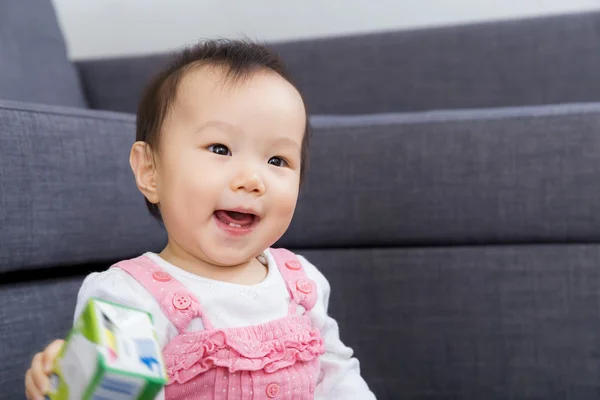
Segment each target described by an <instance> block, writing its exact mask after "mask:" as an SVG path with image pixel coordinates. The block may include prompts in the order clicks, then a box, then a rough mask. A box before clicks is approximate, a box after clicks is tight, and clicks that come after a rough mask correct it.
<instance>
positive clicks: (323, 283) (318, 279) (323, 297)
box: [269, 249, 331, 308]
mask: <svg viewBox="0 0 600 400" xmlns="http://www.w3.org/2000/svg"><path fill="white" fill-rule="evenodd" d="M272 250H273V249H269V251H272ZM286 251H289V250H286ZM292 254H294V256H296V258H298V260H299V261H300V263H301V264H302V269H303V270H304V272H305V273H306V277H307V278H308V279H312V280H313V281H314V282H315V283H316V285H317V290H318V293H319V295H318V300H317V302H318V303H323V304H324V306H325V308H327V303H328V301H329V293H330V291H331V287H330V285H329V281H328V280H327V278H326V277H325V275H323V273H322V272H321V271H320V270H319V269H318V268H317V267H316V266H315V265H314V264H313V263H311V262H310V261H309V260H308V259H307V258H306V257H304V256H303V255H301V254H296V253H292ZM271 255H272V252H271Z"/></svg>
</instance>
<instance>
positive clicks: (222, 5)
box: [53, 0, 600, 59]
mask: <svg viewBox="0 0 600 400" xmlns="http://www.w3.org/2000/svg"><path fill="white" fill-rule="evenodd" d="M53 2H54V5H55V7H56V9H57V13H58V17H59V20H60V21H61V25H62V28H63V32H64V34H65V36H66V39H67V45H68V47H69V52H70V55H71V58H73V59H86V58H97V57H106V56H119V55H132V54H146V53H156V52H163V51H167V50H170V49H173V48H176V47H178V46H182V45H184V44H187V43H192V42H194V41H196V40H198V39H201V38H205V37H215V36H217V37H237V36H248V37H250V38H253V39H260V40H269V41H279V40H286V39H298V38H308V37H315V36H325V35H340V34H348V33H357V32H372V31H377V30H391V29H406V28H415V27H424V26H432V25H447V24H457V23H464V22H471V21H485V20H494V19H505V18H520V17H527V16H535V15H547V14H555V13H565V12H577V11H584V10H591V9H600V0H485V1H483V0H53Z"/></svg>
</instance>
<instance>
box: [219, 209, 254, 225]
mask: <svg viewBox="0 0 600 400" xmlns="http://www.w3.org/2000/svg"><path fill="white" fill-rule="evenodd" d="M216 215H217V218H219V219H220V220H221V221H223V222H225V223H226V224H230V223H234V224H238V225H242V226H244V225H250V224H251V223H252V221H253V220H254V216H253V215H252V214H246V213H240V212H235V211H223V210H219V211H217V212H216Z"/></svg>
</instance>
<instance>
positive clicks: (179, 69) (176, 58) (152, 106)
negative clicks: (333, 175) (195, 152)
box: [136, 39, 311, 222]
mask: <svg viewBox="0 0 600 400" xmlns="http://www.w3.org/2000/svg"><path fill="white" fill-rule="evenodd" d="M203 65H214V66H223V67H225V68H227V74H226V77H227V79H229V80H234V81H235V80H238V79H242V78H245V77H247V76H249V75H251V74H253V73H255V72H257V71H259V70H270V71H273V72H276V73H277V74H278V75H280V76H281V77H282V78H284V79H285V80H286V81H287V82H289V83H290V84H291V85H292V86H294V87H295V88H296V90H298V88H297V86H296V85H295V84H294V82H293V81H292V79H291V77H290V75H289V74H288V72H287V70H286V67H285V64H284V63H283V61H282V60H281V58H280V57H279V55H278V54H277V53H276V52H274V51H273V50H272V49H270V48H269V47H267V46H266V45H262V44H258V43H255V42H251V41H249V40H229V39H219V40H207V41H203V42H200V43H198V44H196V45H193V46H188V47H186V48H184V49H183V50H181V51H179V52H177V53H175V54H174V55H173V57H172V59H171V61H170V62H169V63H168V64H167V66H166V67H165V68H164V69H163V70H162V71H160V72H159V73H158V74H157V75H156V76H155V77H154V78H153V79H152V80H151V81H150V82H149V84H148V86H147V87H146V89H145V91H144V93H143V95H142V98H141V100H140V103H139V106H138V110H137V120H136V141H142V142H146V143H147V144H148V145H149V146H150V148H152V149H154V150H157V149H158V147H159V142H160V140H159V139H160V132H161V129H162V126H163V123H164V121H165V118H166V117H167V115H168V113H169V111H170V109H171V106H172V104H173V102H174V100H175V98H176V96H177V88H178V85H179V82H180V81H181V79H182V78H183V77H184V76H185V75H186V73H188V72H190V71H191V70H192V69H193V68H194V67H198V66H203ZM303 101H304V99H303ZM305 109H306V106H305ZM310 136H311V132H310V124H309V121H308V111H307V113H306V128H305V131H304V137H303V139H302V146H301V157H300V183H302V182H303V180H304V175H305V171H306V166H307V162H308V150H309V142H310ZM145 201H146V206H147V207H148V210H149V211H150V214H152V216H154V217H155V218H156V219H158V220H159V221H161V222H162V217H161V215H160V209H159V207H158V205H157V204H153V203H151V202H149V201H148V199H145Z"/></svg>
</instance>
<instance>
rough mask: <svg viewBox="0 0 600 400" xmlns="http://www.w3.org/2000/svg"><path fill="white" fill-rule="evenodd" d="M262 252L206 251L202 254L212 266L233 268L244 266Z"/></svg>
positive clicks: (228, 249) (241, 250)
mask: <svg viewBox="0 0 600 400" xmlns="http://www.w3.org/2000/svg"><path fill="white" fill-rule="evenodd" d="M261 253H262V251H256V250H254V249H252V250H251V249H235V248H227V249H219V250H218V251H214V249H212V250H206V251H204V254H205V255H206V256H207V258H208V259H209V260H210V262H211V263H212V264H213V265H217V266H220V267H235V266H238V265H241V264H246V263H248V262H250V261H252V260H253V259H254V258H256V257H257V256H258V255H259V254H261Z"/></svg>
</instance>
